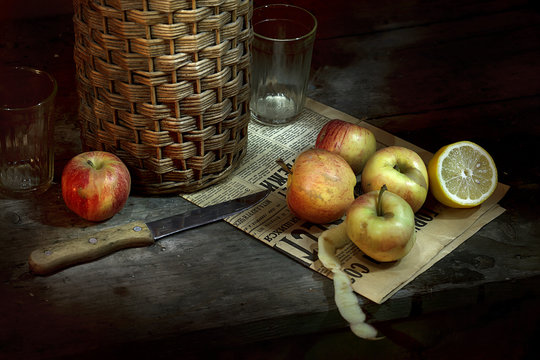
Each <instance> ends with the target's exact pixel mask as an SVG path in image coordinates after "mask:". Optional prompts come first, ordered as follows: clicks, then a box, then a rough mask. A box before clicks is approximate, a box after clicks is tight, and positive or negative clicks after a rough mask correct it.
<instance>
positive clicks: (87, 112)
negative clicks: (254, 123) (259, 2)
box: [73, 0, 253, 194]
mask: <svg viewBox="0 0 540 360" xmlns="http://www.w3.org/2000/svg"><path fill="white" fill-rule="evenodd" d="M73 4H74V11H75V15H74V20H73V21H74V29H75V50H74V57H75V63H76V75H77V81H78V93H79V99H80V105H79V120H80V125H81V138H82V142H83V148H84V150H103V151H109V152H112V153H115V154H116V155H118V156H119V157H120V158H121V159H122V160H123V161H124V162H125V163H126V165H127V166H128V168H129V169H130V171H131V175H132V182H133V188H134V189H135V190H136V191H139V192H143V193H147V194H166V193H182V192H193V191H196V190H199V189H202V188H204V187H206V186H208V185H210V184H213V183H215V182H216V181H219V180H221V179H223V178H225V177H226V176H227V175H228V174H229V173H230V172H232V170H234V168H235V167H236V165H237V164H238V162H239V161H240V159H241V158H242V157H243V155H244V154H245V152H246V147H247V126H248V123H249V119H250V118H249V61H250V59H249V49H250V41H251V37H252V30H251V13H252V8H253V4H252V1H251V0H190V1H186V0H177V1H173V0H74V3H73Z"/></svg>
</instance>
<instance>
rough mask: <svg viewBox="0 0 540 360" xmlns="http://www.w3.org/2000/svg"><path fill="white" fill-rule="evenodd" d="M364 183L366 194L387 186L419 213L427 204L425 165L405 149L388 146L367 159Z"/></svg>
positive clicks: (414, 154)
mask: <svg viewBox="0 0 540 360" xmlns="http://www.w3.org/2000/svg"><path fill="white" fill-rule="evenodd" d="M361 183H362V190H363V192H364V193H368V192H370V191H373V190H379V189H380V188H381V187H382V186H383V185H386V186H387V187H388V190H389V191H391V192H393V193H394V194H397V195H399V196H401V197H402V198H403V199H404V200H405V201H407V202H408V203H409V205H410V206H411V208H412V209H413V212H417V211H418V210H420V208H421V207H422V205H423V204H424V202H425V201H426V197H427V194H428V184H429V181H428V173H427V169H426V164H425V163H424V161H423V160H422V158H421V157H420V155H418V154H417V153H416V152H414V151H413V150H410V149H407V148H405V147H402V146H388V147H385V148H382V149H380V150H378V151H377V152H376V153H375V154H374V155H373V156H372V157H371V158H370V159H369V160H368V162H367V164H366V166H365V167H364V170H363V171H362V179H361Z"/></svg>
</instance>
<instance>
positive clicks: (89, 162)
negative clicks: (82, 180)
mask: <svg viewBox="0 0 540 360" xmlns="http://www.w3.org/2000/svg"><path fill="white" fill-rule="evenodd" d="M86 163H87V164H88V165H90V166H91V167H95V165H94V163H93V162H92V160H90V159H89V160H86Z"/></svg>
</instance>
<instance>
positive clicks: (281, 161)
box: [276, 158, 292, 174]
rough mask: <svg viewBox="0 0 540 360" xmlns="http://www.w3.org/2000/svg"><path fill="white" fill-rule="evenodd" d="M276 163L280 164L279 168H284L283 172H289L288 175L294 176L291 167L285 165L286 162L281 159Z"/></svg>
mask: <svg viewBox="0 0 540 360" xmlns="http://www.w3.org/2000/svg"><path fill="white" fill-rule="evenodd" d="M276 162H277V163H278V164H279V166H281V167H282V168H283V170H285V171H286V172H287V174H292V171H291V169H290V168H289V166H287V164H285V161H283V159H281V158H279V159H277V160H276Z"/></svg>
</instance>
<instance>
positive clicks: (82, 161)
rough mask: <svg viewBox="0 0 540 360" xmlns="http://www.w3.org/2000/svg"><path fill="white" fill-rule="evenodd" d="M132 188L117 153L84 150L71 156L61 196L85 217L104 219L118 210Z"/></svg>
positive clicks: (97, 219)
mask: <svg viewBox="0 0 540 360" xmlns="http://www.w3.org/2000/svg"><path fill="white" fill-rule="evenodd" d="M130 190H131V177H130V175H129V171H128V169H127V167H126V165H124V163H123V162H122V160H120V159H119V158H118V157H117V156H116V155H114V154H111V153H109V152H105V151H90V152H84V153H81V154H79V155H77V156H75V157H74V158H73V159H71V160H70V161H69V162H68V163H67V165H66V166H65V167H64V171H63V172H62V197H63V198H64V202H65V203H66V205H67V207H68V208H69V209H70V210H72V211H73V212H75V213H76V214H77V215H79V216H81V217H82V218H84V219H86V220H90V221H103V220H106V219H109V218H111V217H112V216H113V215H114V214H116V213H117V212H119V211H120V210H121V209H122V208H123V207H124V204H125V203H126V201H127V198H128V196H129V192H130Z"/></svg>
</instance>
